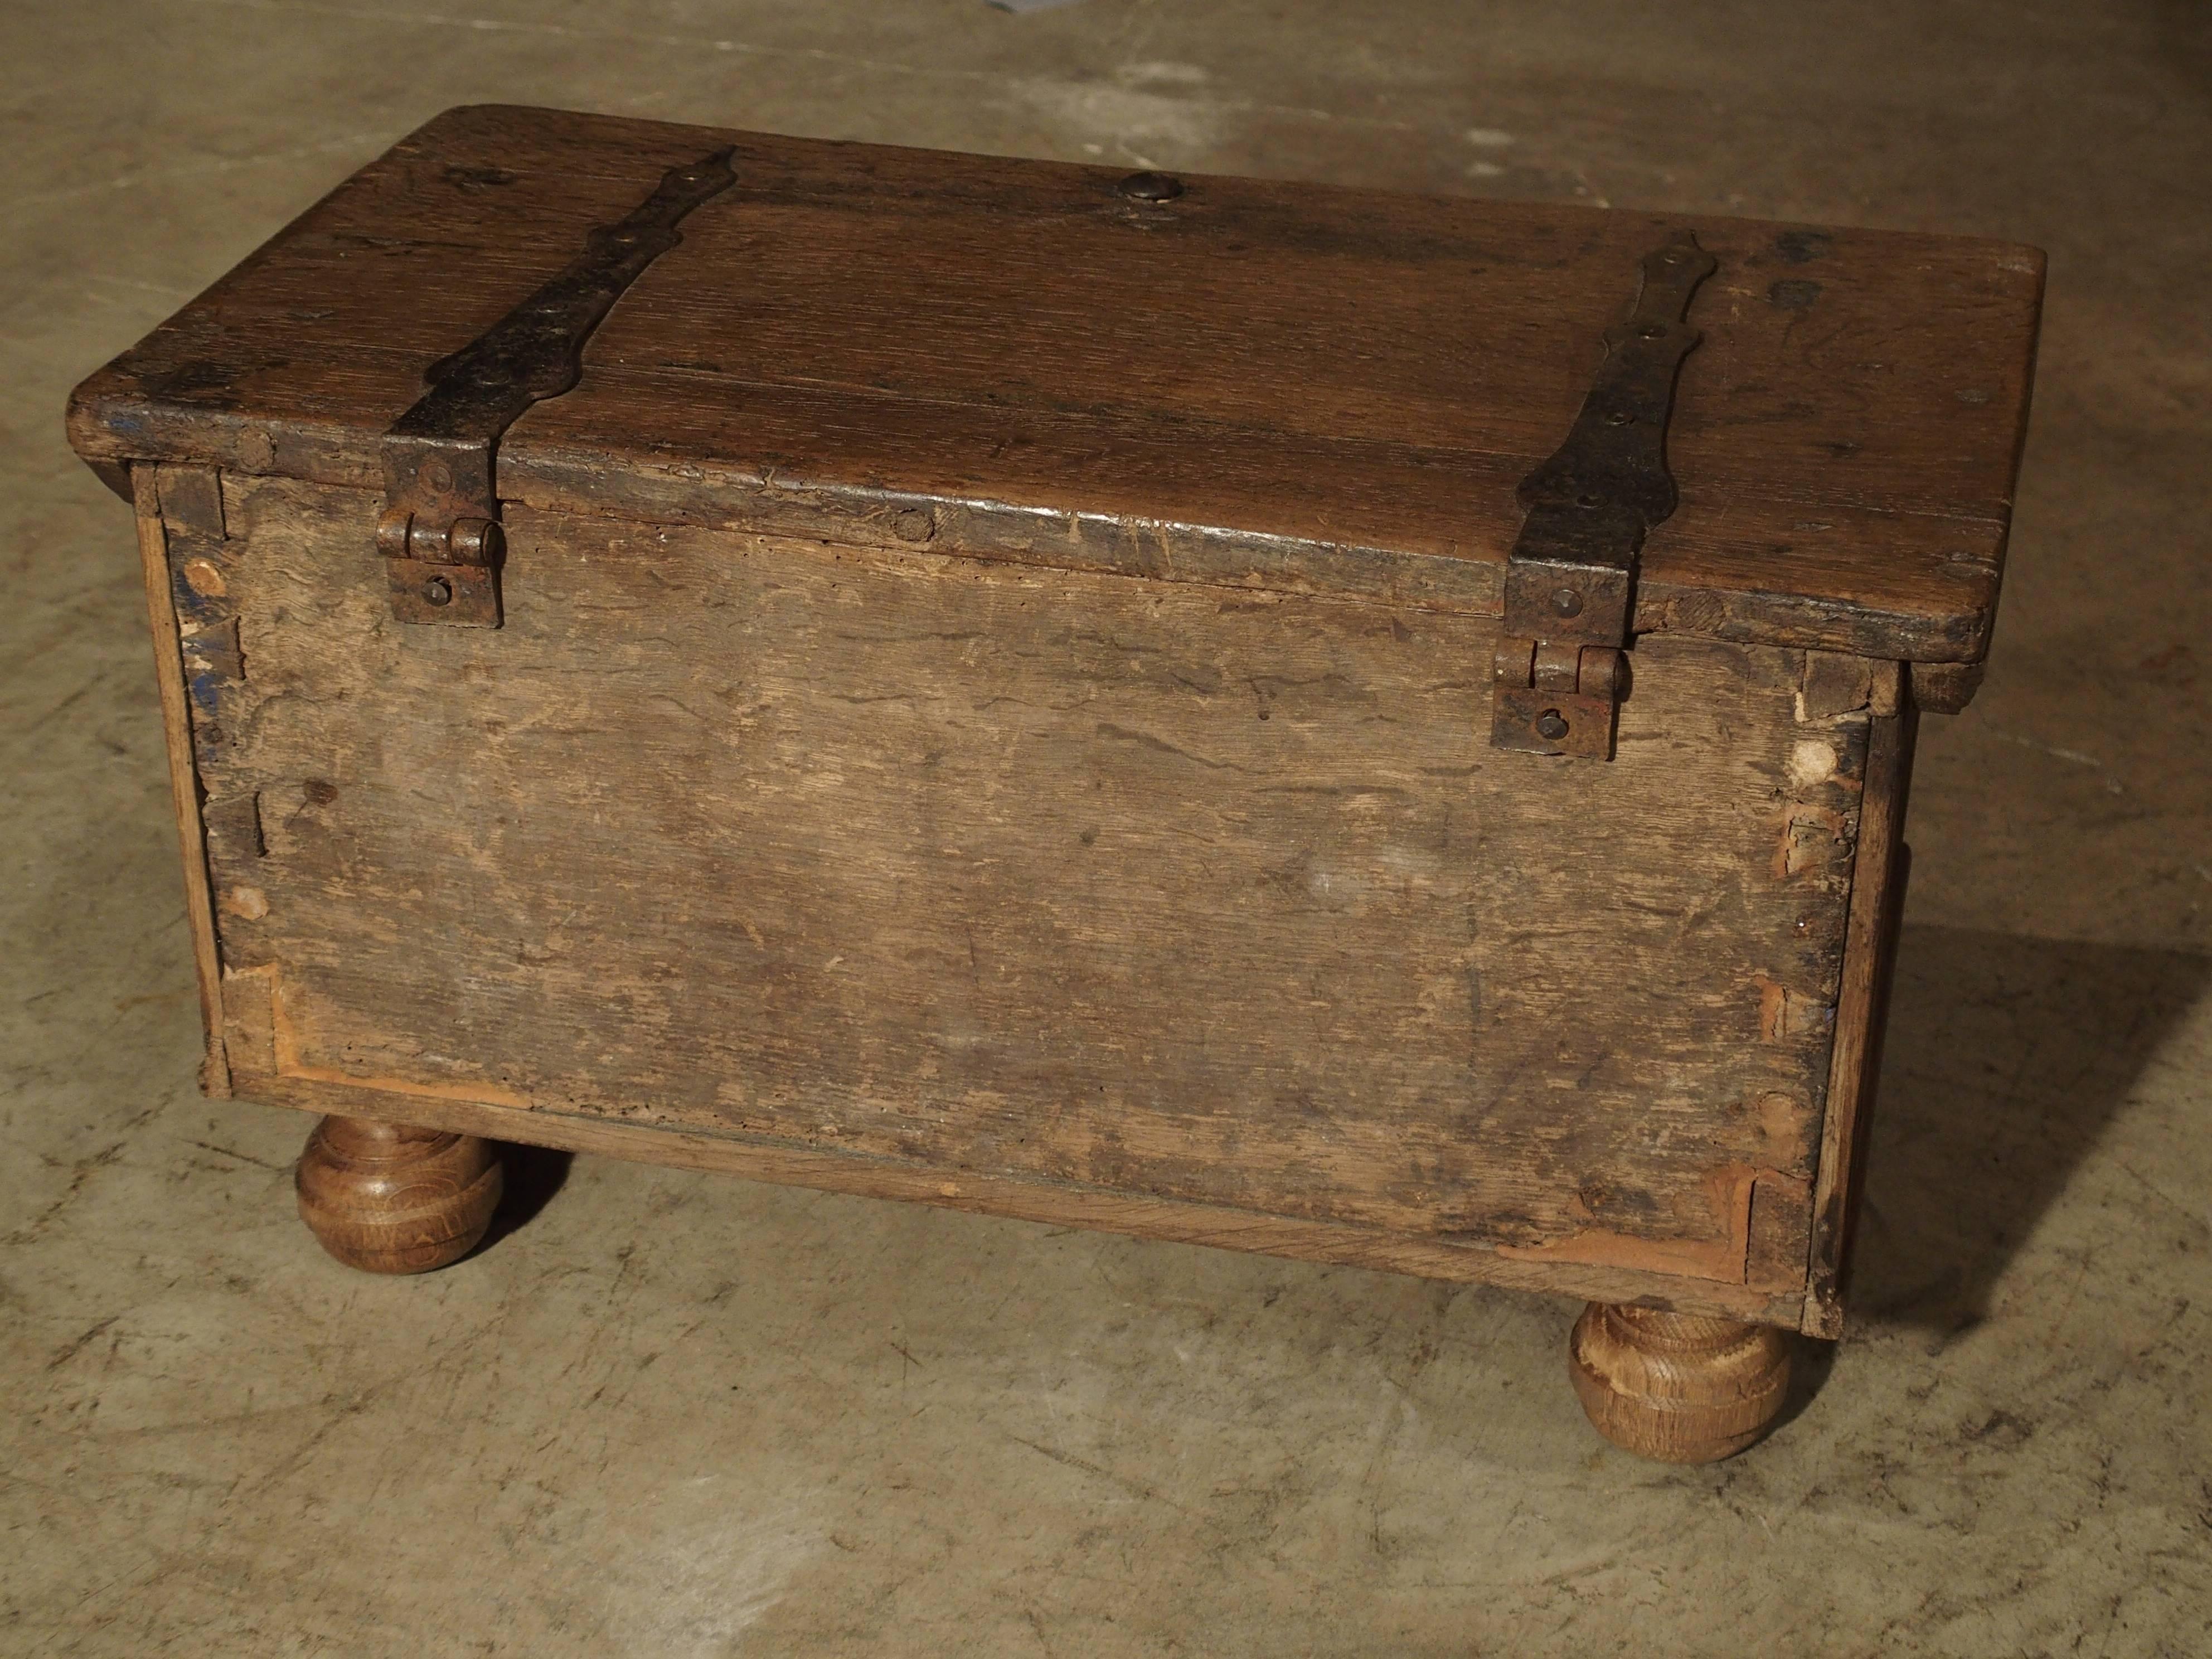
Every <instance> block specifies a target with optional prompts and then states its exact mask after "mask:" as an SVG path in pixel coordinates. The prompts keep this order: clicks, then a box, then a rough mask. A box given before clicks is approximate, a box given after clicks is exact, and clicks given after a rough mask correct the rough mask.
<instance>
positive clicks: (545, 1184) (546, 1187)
mask: <svg viewBox="0 0 2212 1659" xmlns="http://www.w3.org/2000/svg"><path fill="white" fill-rule="evenodd" d="M499 1151H500V1161H501V1164H503V1165H504V1166H505V1168H504V1170H503V1171H502V1174H503V1176H504V1177H505V1181H506V1187H505V1189H504V1190H503V1191H502V1192H501V1194H500V1198H499V1208H497V1209H496V1210H495V1211H493V1212H492V1218H491V1225H490V1226H489V1227H488V1228H486V1229H485V1230H484V1236H483V1240H482V1242H481V1243H478V1244H477V1247H476V1249H474V1250H471V1252H470V1254H471V1255H481V1254H482V1253H483V1251H485V1250H488V1249H491V1248H492V1246H493V1245H495V1244H496V1243H499V1242H500V1240H501V1239H502V1238H505V1237H507V1235H508V1234H509V1233H512V1232H515V1231H519V1230H520V1229H521V1228H523V1227H526V1226H527V1225H530V1223H531V1222H532V1220H534V1219H536V1218H537V1215H538V1212H539V1211H540V1210H542V1209H544V1207H545V1206H547V1205H548V1204H550V1203H551V1202H552V1201H553V1195H554V1194H556V1193H557V1192H559V1191H560V1190H561V1188H562V1185H563V1184H564V1183H566V1182H567V1181H568V1166H569V1164H571V1163H573V1162H574V1159H575V1154H574V1153H573V1152H556V1151H555V1150H554V1149H553V1148H552V1147H550V1146H519V1145H517V1144H516V1143H514V1142H513V1141H502V1142H501V1144H500V1149H499Z"/></svg>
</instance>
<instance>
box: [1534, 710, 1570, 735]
mask: <svg viewBox="0 0 2212 1659" xmlns="http://www.w3.org/2000/svg"><path fill="white" fill-rule="evenodd" d="M1536 735H1537V736H1538V737H1540V738H1543V739H1544V741H1545V742H1547V743H1557V742H1558V741H1559V739H1560V738H1564V737H1565V736H1566V735H1567V721H1566V717H1565V715H1564V714H1560V713H1559V710H1558V709H1556V708H1547V709H1546V710H1545V711H1544V712H1543V713H1542V714H1539V715H1537V716H1536Z"/></svg>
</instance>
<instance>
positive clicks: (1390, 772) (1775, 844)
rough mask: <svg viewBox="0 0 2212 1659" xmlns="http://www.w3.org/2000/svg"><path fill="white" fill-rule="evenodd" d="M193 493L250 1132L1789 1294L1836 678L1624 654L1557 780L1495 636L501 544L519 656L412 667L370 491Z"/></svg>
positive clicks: (644, 552)
mask: <svg viewBox="0 0 2212 1659" xmlns="http://www.w3.org/2000/svg"><path fill="white" fill-rule="evenodd" d="M223 488H224V492H225V495H224V509H225V515H226V518H227V520H228V526H229V533H228V540H225V541H223V542H222V543H220V544H214V545H212V546H203V547H199V548H197V550H196V551H195V552H194V553H193V555H192V556H193V557H195V558H197V559H198V560H200V562H201V563H202V564H203V565H212V566H214V567H215V570H216V574H215V575H214V577H213V578H212V579H211V578H210V576H209V575H208V574H207V572H206V570H204V569H202V570H197V571H193V570H187V569H185V568H184V563H185V561H181V560H180V559H179V556H178V555H177V554H175V553H174V552H173V565H174V567H175V568H173V578H174V591H175V592H176V594H177V596H178V601H179V616H180V618H181V620H182V622H183V624H184V628H185V640H186V651H185V654H186V660H187V665H188V668H190V669H191V671H192V672H191V684H192V688H193V692H194V697H193V702H194V708H193V724H194V744H195V749H196V753H197V762H198V765H199V769H200V773H201V776H202V779H203V782H204V788H205V790H206V792H207V797H208V799H207V802H206V808H205V811H206V819H207V823H208V826H209V856H210V866H211V871H212V875H213V885H214V889H215V892H216V910H217V931H218V934H219V945H220V951H221V957H222V985H223V1002H224V1008H225V1012H226V1020H227V1024H228V1035H229V1037H230V1042H229V1048H230V1064H231V1066H232V1068H233V1071H234V1073H235V1075H236V1076H237V1078H238V1079H239V1082H240V1086H241V1087H242V1088H244V1089H246V1091H249V1092H251V1091H252V1084H253V1080H254V1079H255V1077H256V1076H261V1077H265V1078H270V1079H289V1080H290V1081H291V1082H292V1083H294V1084H295V1085H296V1084H299V1083H302V1082H306V1083H313V1082H316V1081H323V1082H328V1083H331V1084H334V1085H337V1084H343V1085H362V1086H365V1087H368V1088H373V1089H377V1090H382V1091H388V1092H392V1093H395V1094H398V1095H403V1096H404V1095H414V1096H419V1097H426V1098H441V1099H447V1100H454V1101H478V1102H483V1103H487V1104H491V1105H498V1106H504V1107H508V1108H514V1109H526V1110H529V1111H533V1112H538V1113H542V1114H547V1115H562V1116H571V1117H573V1116H577V1115H582V1116H588V1117H593V1118H602V1119H606V1120H611V1121H623V1122H626V1123H629V1124H634V1125H638V1126H655V1127H665V1128H670V1129H679V1130H684V1131H693V1132H705V1133H713V1134H716V1135H724V1136H731V1137H737V1138H740V1139H752V1140H757V1141H759V1142H762V1143H775V1144H779V1145H786V1146H790V1145H803V1146H807V1147H810V1148H812V1149H816V1150H817V1151H821V1152H831V1153H838V1154H843V1155H846V1156H848V1157H849V1158H853V1159H854V1160H857V1161H871V1160H872V1161H875V1162H878V1163H890V1164H902V1165H907V1166H913V1167H917V1168H925V1169H928V1170H939V1171H943V1172H945V1174H946V1176H948V1177H950V1178H957V1177H959V1176H962V1175H963V1174H972V1175H983V1176H996V1177H1011V1178H1016V1179H1021V1180H1032V1181H1036V1182H1052V1183H1059V1184H1061V1185H1065V1186H1073V1187H1078V1188H1092V1189H1099V1190H1108V1191H1113V1192H1117V1193H1126V1194H1139V1195H1145V1196H1149V1197H1155V1198H1159V1199H1164V1200H1169V1199H1172V1200H1190V1201H1195V1202H1200V1203H1206V1204H1210V1205H1215V1206H1229V1207H1232V1208H1236V1209H1242V1210H1248V1211H1251V1212H1259V1213H1263V1214H1267V1215H1272V1216H1279V1217H1289V1218H1300V1219H1305V1220H1312V1221H1326V1222H1331V1223H1335V1224H1340V1225H1349V1226H1355V1227H1371V1228H1375V1229H1379V1230H1388V1231H1391V1232H1393V1233H1396V1234H1401V1235H1413V1236H1419V1237H1430V1238H1434V1239H1437V1240H1441V1241H1449V1242H1452V1243H1460V1244H1465V1245H1469V1246H1477V1247H1480V1248H1484V1249H1492V1250H1495V1251H1498V1252H1500V1253H1503V1254H1504V1255H1508V1256H1512V1257H1517V1258H1523V1259H1527V1260H1533V1261H1550V1260H1556V1261H1571V1262H1583V1263H1590V1264H1601V1265H1607V1266H1612V1267H1625V1268H1631V1269H1640V1270H1649V1271H1653V1272H1660V1273H1670V1274H1678V1275H1683V1276H1686V1277H1689V1278H1692V1279H1701V1280H1709V1281H1714V1282H1717V1283H1721V1284H1727V1285H1752V1286H1767V1287H1771V1288H1774V1289H1777V1290H1788V1289H1790V1288H1791V1287H1794V1286H1797V1285H1802V1280H1803V1275H1804V1271H1805V1261H1804V1258H1805V1246H1806V1238H1807V1231H1808V1212H1809V1208H1810V1201H1811V1190H1812V1182H1813V1177H1814V1160H1815V1156H1816V1150H1817V1146H1818V1144H1819V1140H1820V1127H1821V1115H1822V1110H1823V1105H1824V1096H1825V1092H1826V1086H1827V1077H1828V1067H1829V1057H1830V1048H1831V1044H1832V1034H1833V1033H1832V1027H1833V1009H1834V1005H1835V1002H1836V1000H1837V995H1838V978H1839V974H1840V967H1841V958H1842V951H1843V939H1844V911H1845V907H1846V902H1847V900H1848V897H1849V889H1850V877H1851V869H1852V860H1853V848H1854V838H1855V836H1856V832H1857V815H1858V805H1859V797H1860V781H1861V778H1862V775H1863V768H1864V763H1865V757H1866V747H1867V733H1868V729H1869V716H1868V713H1867V709H1866V708H1865V706H1864V702H1863V698H1862V699H1859V700H1858V701H1857V702H1856V704H1855V703H1854V700H1853V698H1852V697H1851V696H1850V695H1848V691H1846V694H1845V695H1844V696H1840V697H1838V696H1837V695H1836V692H1835V678H1836V676H1835V670H1836V668H1837V665H1838V659H1824V658H1821V657H1819V656H1818V655H1817V654H1816V655H1814V656H1811V657H1808V655H1807V653H1802V652H1794V651H1790V650H1785V649H1782V648H1778V647H1735V646H1729V645H1724V644H1719V643H1715V642H1711V641H1692V640H1669V639H1667V638H1664V637H1654V638H1652V639H1650V640H1647V641H1644V643H1643V644H1642V645H1640V646H1639V647H1638V650H1637V652H1636V653H1635V656H1634V668H1635V674H1636V679H1635V684H1634V689H1633V692H1632V695H1631V696H1629V698H1628V699H1627V700H1626V702H1624V703H1623V705H1622V711H1621V718H1620V738H1619V754H1618V758H1617V759H1616V760H1615V761H1613V763H1606V764H1595V765H1594V764H1587V763H1573V762H1561V761H1553V760H1546V759H1543V758H1541V757H1534V756H1528V755H1520V754H1513V753H1510V752H1505V751H1502V750H1495V749H1493V748H1492V747H1491V746H1490V745H1489V744H1488V742H1487V724H1486V723H1487V719H1488V714H1487V708H1488V690H1489V687H1488V672H1489V665H1490V662H1491V657H1492V644H1493V641H1494V638H1495V632H1496V624H1495V623H1492V622H1488V621H1485V620H1483V619H1481V618H1479V617H1462V616H1445V615H1438V614H1433V613H1428V612H1424V611H1413V610H1395V609H1391V608H1387V607H1382V606H1376V605H1364V604H1357V603H1346V602H1340V601H1322V600H1316V599H1305V598H1301V597H1297V596H1292V595H1284V594H1276V593H1260V592H1240V591H1237V590H1235V589H1230V588H1222V587H1212V586H1199V585H1194V584H1173V583H1164V582H1158V581H1149V580H1137V579H1130V578H1122V577H1116V576H1110V575H1102V574H1083V573H1070V572H1065V571H1048V570H1040V569H1030V568H1020V567H1012V566H1006V565H987V564H982V563H978V562H973V561H969V560H966V559H963V558H959V557H957V556H947V555H941V554H934V553H908V554H898V553H890V552H885V551H883V550H855V549H850V548H841V547H837V546H832V545H825V544H819V543H811V542H801V541H794V540H789V539H775V538H763V537H751V536H745V535H741V534H738V533H734V532H718V531H708V530H684V529H669V528H660V527H653V526H637V525H634V524H628V523H623V522H618V521H614V520H599V519H590V518H583V517H566V516H559V515H553V514H547V513H537V512H532V511H531V510H528V509H526V508H520V507H517V508H514V509H513V510H512V511H511V513H510V515H509V525H508V536H509V544H510V551H509V555H508V562H507V571H508V578H509V581H508V591H509V593H510V596H511V598H510V600H509V606H508V613H507V624H506V626H505V627H504V628H503V629H500V630H498V631H496V632H490V631H478V630H465V629H422V628H413V629H410V628H406V627H404V626H402V625H400V624H398V623H394V622H393V621H392V618H391V616H390V614H389V605H388V602H387V599H386V590H385V586H384V577H383V573H382V571H381V569H380V568H379V563H378V561H377V559H376V558H375V556H374V553H373V552H372V551H371V537H372V533H373V526H374V520H375V516H376V511H377V506H378V502H377V500H376V498H375V497H374V496H373V495H369V494H367V493H365V492H356V491H349V490H343V489H330V488H324V487H317V486H309V485H302V484H296V483H283V482H278V481H273V480H257V479H253V478H246V477H235V476H232V477H226V478H225V480H224V484H223ZM232 642H234V645H233V643H232ZM1846 678H1848V675H1846ZM1813 681H1818V682H1819V683H1820V692H1819V695H1817V696H1810V697H1808V695H1807V688H1808V683H1811V682H1813Z"/></svg>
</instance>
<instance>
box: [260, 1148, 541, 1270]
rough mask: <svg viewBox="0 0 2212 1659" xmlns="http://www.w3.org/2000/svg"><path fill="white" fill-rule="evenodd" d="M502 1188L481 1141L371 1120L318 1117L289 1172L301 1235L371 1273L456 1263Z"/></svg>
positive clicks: (487, 1220) (495, 1161) (487, 1221)
mask: <svg viewBox="0 0 2212 1659" xmlns="http://www.w3.org/2000/svg"><path fill="white" fill-rule="evenodd" d="M504 1184H505V1182H504V1176H503V1174H502V1171H501V1167H500V1162H499V1150H498V1148H497V1147H496V1146H494V1145H493V1144H492V1143H491V1142H490V1141H488V1140H485V1139H482V1138H480V1137H478V1136H476V1135H471V1134H457V1133H453V1132H452V1131H450V1130H444V1129H437V1128H428V1127H421V1126H418V1125H414V1124H406V1123H392V1122H388V1121H382V1120H380V1119H376V1118H352V1117H326V1118H325V1119H324V1120H323V1121H321V1122H320V1123H319V1124H317V1125H316V1126H315V1130H314V1133H313V1134H311V1135H309V1136H308V1137H307V1146H306V1147H305V1148H304V1149H303V1150H302V1151H301V1153H300V1161H299V1163H298V1164H297V1165H296V1166H295V1168H294V1170H293V1187H294V1190H295V1192H296V1194H298V1197H299V1203H300V1219H301V1220H302V1221H304V1222H305V1223H307V1231H309V1232H311V1233H313V1234H314V1236H315V1239H316V1242H317V1243H319V1244H321V1245H322V1247H323V1248H324V1249H326V1250H328V1251H329V1252H330V1253H331V1255H333V1256H335V1257H337V1259H338V1260H339V1261H343V1262H344V1263H345V1264H346V1266H347V1267H358V1268H360V1269H361V1270H362V1272H363V1273H428V1272H429V1271H431V1270H432V1269H433V1268H435V1267H445V1266H447V1264H449V1263H451V1262H454V1261H459V1260H460V1259H461V1258H462V1257H463V1256H465V1255H467V1254H468V1253H469V1252H470V1251H471V1250H472V1249H475V1248H476V1245H477V1240H479V1239H481V1238H482V1237H483V1236H484V1231H485V1229H486V1228H488V1227H489V1226H490V1225H491V1217H492V1212H493V1211H494V1210H495V1209H497V1208H498V1207H499V1195H500V1193H501V1189H502V1188H503V1186H504Z"/></svg>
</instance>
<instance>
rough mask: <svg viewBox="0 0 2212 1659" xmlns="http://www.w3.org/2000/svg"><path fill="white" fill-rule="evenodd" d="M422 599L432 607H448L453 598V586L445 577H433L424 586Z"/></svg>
mask: <svg viewBox="0 0 2212 1659" xmlns="http://www.w3.org/2000/svg"><path fill="white" fill-rule="evenodd" d="M422 598H423V599H424V600H425V601H426V602H427V603H428V604H431V605H447V604H450V603H452V601H453V585H452V584H451V583H450V582H448V581H447V580H446V579H445V578H444V577H443V576H433V577H431V578H430V580H428V581H427V582H424V583H423V584H422Z"/></svg>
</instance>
